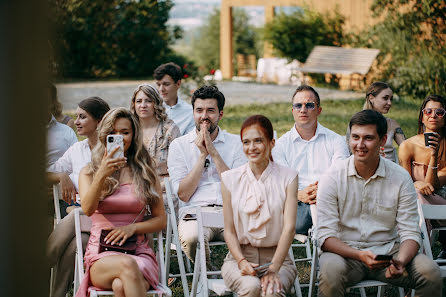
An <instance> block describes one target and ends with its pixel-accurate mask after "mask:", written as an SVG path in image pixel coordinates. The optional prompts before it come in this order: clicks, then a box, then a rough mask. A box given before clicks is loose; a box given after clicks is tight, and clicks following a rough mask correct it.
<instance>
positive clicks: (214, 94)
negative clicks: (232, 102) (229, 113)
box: [191, 86, 225, 111]
mask: <svg viewBox="0 0 446 297" xmlns="http://www.w3.org/2000/svg"><path fill="white" fill-rule="evenodd" d="M197 99H215V100H217V105H218V111H222V110H223V107H224V106H225V96H224V95H223V93H222V92H220V91H219V90H218V88H217V87H216V86H202V87H201V88H199V89H198V90H196V91H195V92H194V94H193V95H192V100H191V102H192V107H195V106H194V104H195V100H197Z"/></svg>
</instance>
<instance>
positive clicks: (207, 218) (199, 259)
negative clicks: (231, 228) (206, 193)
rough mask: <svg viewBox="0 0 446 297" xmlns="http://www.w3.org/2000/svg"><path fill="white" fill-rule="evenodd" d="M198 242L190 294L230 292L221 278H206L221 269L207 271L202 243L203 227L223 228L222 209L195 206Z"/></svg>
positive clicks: (219, 273)
mask: <svg viewBox="0 0 446 297" xmlns="http://www.w3.org/2000/svg"><path fill="white" fill-rule="evenodd" d="M197 226H198V243H197V251H196V254H195V266H194V276H193V279H192V289H191V296H192V297H195V296H197V293H198V292H197V291H198V288H200V289H201V291H200V292H199V293H200V296H203V297H208V296H209V291H211V292H213V293H214V294H215V295H217V296H224V295H228V294H232V292H231V291H230V290H229V289H228V288H227V287H226V285H225V283H224V280H223V279H221V278H220V279H208V276H209V275H221V271H207V267H206V251H205V245H204V235H203V234H204V233H203V227H214V228H223V227H224V220H223V209H221V208H216V207H197Z"/></svg>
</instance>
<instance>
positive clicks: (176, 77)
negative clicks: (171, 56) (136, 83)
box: [153, 62, 195, 135]
mask: <svg viewBox="0 0 446 297" xmlns="http://www.w3.org/2000/svg"><path fill="white" fill-rule="evenodd" d="M153 76H154V78H155V80H156V86H157V88H158V91H159V92H160V95H161V97H162V98H163V100H164V104H163V105H164V107H165V108H166V113H167V116H168V117H169V118H170V119H171V120H172V121H174V122H175V125H177V126H178V128H179V129H180V133H181V135H185V134H187V133H189V132H190V131H192V130H193V129H194V128H195V125H194V120H193V117H192V106H191V105H190V104H188V103H186V102H185V101H183V100H181V99H180V98H179V97H178V90H179V89H180V86H181V79H182V78H183V72H182V71H181V68H180V66H178V65H177V64H175V63H172V62H170V63H166V64H162V65H160V66H158V68H156V69H155V71H154V73H153Z"/></svg>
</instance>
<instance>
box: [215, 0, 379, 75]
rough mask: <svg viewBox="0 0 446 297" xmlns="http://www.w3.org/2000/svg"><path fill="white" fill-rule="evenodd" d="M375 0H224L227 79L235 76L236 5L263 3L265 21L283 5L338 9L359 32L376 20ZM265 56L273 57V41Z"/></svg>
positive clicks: (223, 52) (223, 65) (347, 24)
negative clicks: (371, 8) (373, 9)
mask: <svg viewBox="0 0 446 297" xmlns="http://www.w3.org/2000/svg"><path fill="white" fill-rule="evenodd" d="M372 2H373V0H222V2H221V12H220V13H221V15H220V68H221V71H222V74H223V78H231V77H232V76H233V67H232V60H233V53H232V7H236V6H263V7H264V8H265V23H268V22H270V21H271V20H272V19H273V18H274V9H275V7H279V6H307V7H309V8H310V9H313V10H315V11H319V12H322V13H325V12H327V11H334V10H335V9H338V11H339V12H340V13H342V14H343V15H344V16H345V26H344V29H345V30H347V31H356V30H360V29H362V28H364V26H365V25H367V24H371V23H373V20H372V17H371V15H372V12H371V10H370V5H371V4H372ZM264 57H265V58H270V57H272V47H271V45H270V44H268V43H265V45H264Z"/></svg>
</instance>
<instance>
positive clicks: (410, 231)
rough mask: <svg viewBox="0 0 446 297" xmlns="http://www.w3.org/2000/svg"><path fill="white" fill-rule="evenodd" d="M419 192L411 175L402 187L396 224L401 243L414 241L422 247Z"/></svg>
mask: <svg viewBox="0 0 446 297" xmlns="http://www.w3.org/2000/svg"><path fill="white" fill-rule="evenodd" d="M417 199H418V197H417V192H416V191H415V187H414V185H413V182H412V179H411V178H410V176H409V174H407V177H406V179H405V181H404V183H403V185H402V186H401V190H400V196H399V202H398V210H397V214H396V224H397V230H398V235H399V237H400V240H401V242H403V241H405V240H408V239H412V240H414V241H416V242H418V244H419V245H420V246H421V244H422V243H421V235H420V227H419V221H420V218H419V215H418V206H417Z"/></svg>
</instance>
